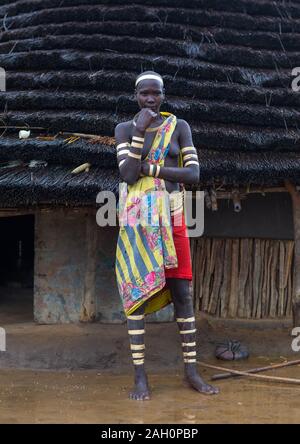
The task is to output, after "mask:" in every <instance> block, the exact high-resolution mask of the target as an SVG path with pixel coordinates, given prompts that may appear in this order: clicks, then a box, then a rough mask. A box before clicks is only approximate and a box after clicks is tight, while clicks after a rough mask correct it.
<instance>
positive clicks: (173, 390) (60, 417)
mask: <svg viewBox="0 0 300 444" xmlns="http://www.w3.org/2000/svg"><path fill="white" fill-rule="evenodd" d="M277 362H280V361H277ZM270 363H271V361H270V360H269V359H266V358H261V359H260V358H256V359H255V360H254V359H253V360H250V361H248V362H247V365H246V364H245V362H244V363H243V364H241V363H239V364H237V363H236V364H235V367H236V368H243V369H247V368H250V367H256V366H263V365H268V364H270ZM218 364H219V365H220V362H218ZM213 373H215V371H214V370H207V369H205V370H202V374H203V376H205V378H206V379H207V380H209V376H210V375H212V374H213ZM271 374H273V375H274V376H285V377H291V378H299V375H300V367H299V366H297V367H290V368H286V369H280V370H276V371H272V372H268V375H271ZM149 380H150V384H151V390H152V399H151V400H150V401H145V402H138V401H132V400H129V399H128V398H127V393H128V391H129V389H130V388H131V383H132V375H130V374H110V373H109V372H107V371H105V372H97V371H91V370H89V371H76V372H62V371H56V372H48V371H31V370H12V369H10V370H0V423H2V424H3V423H72V424H75V423H96V424H104V423H105V424H113V423H135V424H143V423H158V424H170V423H175V424H183V423H186V424H200V423H299V422H300V385H299V386H297V385H288V384H281V383H280V384H279V383H269V382H258V381H254V380H248V379H243V378H242V379H234V380H223V381H218V384H217V385H218V387H219V388H220V390H221V393H220V394H219V395H217V396H205V395H201V394H198V393H197V392H195V391H193V390H191V389H189V388H188V387H185V386H184V384H183V382H182V376H181V374H180V372H172V371H168V372H163V373H162V372H161V373H149Z"/></svg>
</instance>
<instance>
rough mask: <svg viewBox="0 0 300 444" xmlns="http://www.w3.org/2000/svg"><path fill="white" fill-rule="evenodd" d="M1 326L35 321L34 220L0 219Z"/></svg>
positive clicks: (27, 216) (31, 216) (21, 217)
mask: <svg viewBox="0 0 300 444" xmlns="http://www.w3.org/2000/svg"><path fill="white" fill-rule="evenodd" d="M0 245H1V248H0V326H1V325H5V324H8V323H15V322H26V321H33V275H34V216H33V215H26V216H13V217H0Z"/></svg>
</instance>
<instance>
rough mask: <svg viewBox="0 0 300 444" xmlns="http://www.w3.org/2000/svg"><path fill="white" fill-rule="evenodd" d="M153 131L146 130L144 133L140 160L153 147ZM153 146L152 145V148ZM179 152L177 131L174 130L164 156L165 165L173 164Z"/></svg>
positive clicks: (143, 158) (154, 134) (144, 157)
mask: <svg viewBox="0 0 300 444" xmlns="http://www.w3.org/2000/svg"><path fill="white" fill-rule="evenodd" d="M155 136H156V132H155V133H151V132H146V133H145V140H144V146H143V150H142V160H145V159H146V157H147V156H148V155H149V153H150V150H151V149H152V147H153V144H154V141H155ZM154 149H155V148H154V147H153V150H154ZM179 152H180V146H179V138H178V134H177V131H176V130H175V131H174V132H173V134H172V136H171V140H170V143H169V147H168V150H167V153H166V156H165V165H167V164H168V165H170V164H172V165H174V164H176V163H177V161H178V156H179Z"/></svg>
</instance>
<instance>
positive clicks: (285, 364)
mask: <svg viewBox="0 0 300 444" xmlns="http://www.w3.org/2000/svg"><path fill="white" fill-rule="evenodd" d="M298 364H300V359H297V360H296V361H290V362H281V363H280V364H273V365H268V366H266V367H257V368H252V369H251V370H247V373H260V372H267V371H269V370H274V369H277V368H283V367H289V366H291V365H298ZM240 376H242V375H236V374H233V373H219V374H218V375H213V376H212V377H211V380H212V381H217V380H219V379H228V378H237V377H240Z"/></svg>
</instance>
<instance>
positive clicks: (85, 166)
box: [72, 163, 91, 174]
mask: <svg viewBox="0 0 300 444" xmlns="http://www.w3.org/2000/svg"><path fill="white" fill-rule="evenodd" d="M90 167H91V164H90V163H83V164H82V165H79V166H78V167H77V168H75V169H74V170H73V171H72V174H78V173H82V172H83V171H85V172H86V173H87V172H88V171H89V170H90Z"/></svg>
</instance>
